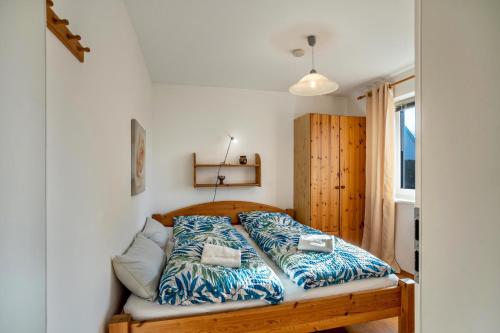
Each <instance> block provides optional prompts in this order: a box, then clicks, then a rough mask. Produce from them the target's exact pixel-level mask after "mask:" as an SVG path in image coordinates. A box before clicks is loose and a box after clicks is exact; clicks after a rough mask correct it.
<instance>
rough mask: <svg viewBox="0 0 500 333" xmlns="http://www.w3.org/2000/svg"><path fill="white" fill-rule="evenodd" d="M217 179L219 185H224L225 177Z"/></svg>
mask: <svg viewBox="0 0 500 333" xmlns="http://www.w3.org/2000/svg"><path fill="white" fill-rule="evenodd" d="M217 179H219V185H224V179H226V176H222V175H220V176H217Z"/></svg>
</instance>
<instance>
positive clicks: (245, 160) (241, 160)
mask: <svg viewBox="0 0 500 333" xmlns="http://www.w3.org/2000/svg"><path fill="white" fill-rule="evenodd" d="M247 162H248V159H247V155H241V156H240V164H241V165H245V164H247Z"/></svg>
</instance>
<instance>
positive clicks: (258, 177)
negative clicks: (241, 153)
mask: <svg viewBox="0 0 500 333" xmlns="http://www.w3.org/2000/svg"><path fill="white" fill-rule="evenodd" d="M261 164H262V163H261V161H260V155H259V154H255V163H254V164H221V163H219V164H216V163H196V153H193V187H195V188H196V187H215V186H216V185H215V182H214V183H211V184H200V183H198V182H197V181H196V171H197V170H198V169H199V168H218V167H221V168H253V169H255V181H253V182H243V183H231V182H227V183H224V184H222V185H220V184H217V187H245V186H246V187H247V186H258V187H261V186H262V182H261ZM226 181H228V180H227V179H226Z"/></svg>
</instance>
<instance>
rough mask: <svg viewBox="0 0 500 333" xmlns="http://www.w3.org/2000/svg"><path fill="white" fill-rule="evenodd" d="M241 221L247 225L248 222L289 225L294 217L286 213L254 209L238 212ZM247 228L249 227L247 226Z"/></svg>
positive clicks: (260, 225)
mask: <svg viewBox="0 0 500 333" xmlns="http://www.w3.org/2000/svg"><path fill="white" fill-rule="evenodd" d="M238 217H239V218H240V223H241V224H242V225H243V226H245V225H246V224H248V223H252V224H256V225H258V226H259V227H264V226H267V225H270V224H274V225H288V224H290V223H291V221H293V218H292V217H291V216H290V215H288V214H286V213H278V212H265V211H259V210H254V211H251V212H241V213H238ZM245 229H247V228H245Z"/></svg>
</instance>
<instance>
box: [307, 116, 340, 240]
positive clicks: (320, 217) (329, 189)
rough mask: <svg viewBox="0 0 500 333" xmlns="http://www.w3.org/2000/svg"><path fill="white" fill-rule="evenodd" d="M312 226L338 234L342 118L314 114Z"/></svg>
mask: <svg viewBox="0 0 500 333" xmlns="http://www.w3.org/2000/svg"><path fill="white" fill-rule="evenodd" d="M310 122H311V226H312V227H313V228H317V229H320V230H322V231H325V232H328V233H332V234H336V235H338V234H339V231H340V224H339V222H340V219H339V209H340V198H339V194H340V192H339V186H340V180H339V117H338V116H331V115H324V114H311V118H310Z"/></svg>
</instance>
